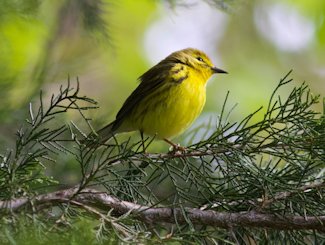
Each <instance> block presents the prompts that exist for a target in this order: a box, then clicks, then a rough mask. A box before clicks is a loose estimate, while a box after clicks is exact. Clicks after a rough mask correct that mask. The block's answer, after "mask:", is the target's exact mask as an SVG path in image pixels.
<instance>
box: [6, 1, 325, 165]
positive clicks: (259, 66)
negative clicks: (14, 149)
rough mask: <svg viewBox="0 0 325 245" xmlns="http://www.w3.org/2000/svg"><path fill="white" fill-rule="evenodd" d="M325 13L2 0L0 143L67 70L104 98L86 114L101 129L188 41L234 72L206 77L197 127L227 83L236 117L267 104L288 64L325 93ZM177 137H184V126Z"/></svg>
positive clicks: (236, 5) (278, 5)
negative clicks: (151, 71)
mask: <svg viewBox="0 0 325 245" xmlns="http://www.w3.org/2000/svg"><path fill="white" fill-rule="evenodd" d="M324 17H325V1H323V0H311V1H310V0H300V1H294V0H273V1H269V0H256V1H253V0H240V1H234V0H224V1H220V0H206V1H203V0H201V1H200V0H197V1H196V0H193V1H191V0H187V1H172V0H169V1H162V0H161V1H155V0H139V1H133V0H121V1H110V0H102V1H98V0H56V1H50V0H42V1H41V0H0V86H1V87H0V100H1V103H0V143H1V151H3V150H6V149H7V148H10V147H11V146H12V144H13V143H14V141H15V132H16V131H17V129H18V127H20V126H21V125H22V124H23V122H24V119H25V118H26V117H27V116H28V103H29V102H30V101H34V102H35V103H36V104H37V97H38V94H39V91H40V89H42V90H43V91H44V94H45V96H47V97H48V98H49V96H51V94H52V93H56V92H57V91H58V89H59V85H60V84H65V83H66V81H67V78H68V76H70V78H71V81H75V80H76V77H78V78H79V81H80V84H81V93H82V94H85V95H87V96H89V97H92V98H94V99H95V100H97V101H98V102H99V106H100V108H99V109H98V110H95V111H92V112H89V113H88V114H87V116H88V117H90V118H93V119H94V121H93V125H94V127H95V128H99V127H102V126H103V125H104V124H105V123H108V122H110V121H111V120H113V119H114V117H115V114H116V113H117V111H118V110H119V108H120V106H121V105H122V103H123V101H124V100H125V99H126V98H127V96H128V95H129V94H130V93H131V92H132V90H133V89H134V88H135V87H136V86H137V77H139V76H140V75H141V74H142V73H144V72H145V71H146V70H147V69H148V68H150V67H151V66H152V65H154V64H155V63H157V62H158V61H160V60H161V59H163V58H164V57H165V56H167V55H168V54H169V53H171V52H173V51H176V50H178V49H183V48H187V47H195V48H198V49H202V50H203V51H205V52H206V53H207V54H208V55H209V56H210V57H211V59H212V60H213V61H214V63H215V65H216V66H218V67H220V68H222V69H224V70H226V71H228V72H229V74H228V75H218V76H215V77H213V78H212V79H211V80H210V82H209V84H208V90H207V93H208V94H207V104H206V106H205V108H204V112H203V113H202V115H201V117H200V118H199V119H198V120H197V122H196V123H195V125H194V126H193V127H196V126H198V125H199V124H202V123H207V122H208V119H210V118H211V116H212V118H214V117H216V116H217V115H218V114H219V113H220V111H221V108H222V104H223V101H224V99H225V96H226V93H227V91H230V98H229V109H230V108H231V107H232V106H233V105H234V104H236V103H237V104H238V105H237V107H236V108H235V110H234V111H233V112H232V114H231V117H230V119H229V120H231V121H232V122H234V121H238V120H240V119H242V118H244V117H245V116H246V115H247V114H249V113H251V112H253V111H254V110H256V109H257V108H258V107H260V106H261V105H266V104H267V102H268V99H269V97H270V94H271V92H272V91H273V89H274V88H275V87H276V85H277V83H278V81H279V79H280V78H282V77H283V76H284V75H285V74H286V73H287V72H288V71H289V70H291V69H293V73H292V75H291V76H292V77H293V78H294V80H295V82H296V83H298V84H300V83H301V82H303V81H306V82H307V83H308V84H309V86H310V87H311V90H312V91H313V92H314V93H315V94H321V95H324V92H325V83H324V78H325V18H324ZM283 95H285V91H284V92H283ZM315 110H318V111H321V110H322V106H321V104H320V105H319V107H318V108H315ZM261 115H262V114H261ZM71 117H73V116H71ZM70 119H71V118H67V123H68V122H69V120H70ZM72 119H73V120H78V119H77V118H72ZM188 138H189V137H188ZM176 141H177V142H180V143H181V144H185V145H186V144H187V143H188V142H187V138H186V133H185V134H184V135H183V136H181V137H179V138H177V139H176ZM155 147H156V149H158V150H166V149H167V148H168V146H166V145H165V144H164V143H161V142H158V143H155ZM66 167H67V166H65V168H66Z"/></svg>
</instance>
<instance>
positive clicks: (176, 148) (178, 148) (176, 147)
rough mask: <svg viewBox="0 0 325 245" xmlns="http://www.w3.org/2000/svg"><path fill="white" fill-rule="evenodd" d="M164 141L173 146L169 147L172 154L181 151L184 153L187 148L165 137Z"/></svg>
mask: <svg viewBox="0 0 325 245" xmlns="http://www.w3.org/2000/svg"><path fill="white" fill-rule="evenodd" d="M164 141H165V142H167V143H168V144H170V145H171V147H170V148H169V153H170V154H177V153H179V152H180V153H184V152H186V150H187V149H186V147H183V146H180V144H175V143H173V142H171V141H170V140H168V139H164Z"/></svg>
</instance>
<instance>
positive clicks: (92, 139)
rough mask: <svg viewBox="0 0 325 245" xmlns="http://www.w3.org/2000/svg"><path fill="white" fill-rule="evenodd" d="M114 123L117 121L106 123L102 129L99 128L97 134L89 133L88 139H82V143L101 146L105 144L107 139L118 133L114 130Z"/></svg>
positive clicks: (89, 145) (88, 145)
mask: <svg viewBox="0 0 325 245" xmlns="http://www.w3.org/2000/svg"><path fill="white" fill-rule="evenodd" d="M114 123H115V121H114V122H112V123H110V124H108V125H106V126H105V127H103V128H102V129H100V130H98V131H97V132H96V134H95V133H91V134H89V135H88V136H87V138H86V139H84V140H82V141H81V143H82V144H85V145H86V146H87V147H93V146H100V145H102V144H104V143H105V142H106V141H108V140H109V139H110V138H112V137H113V136H114V135H115V133H116V132H115V131H114V130H113V125H114Z"/></svg>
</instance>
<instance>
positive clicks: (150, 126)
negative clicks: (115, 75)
mask: <svg viewBox="0 0 325 245" xmlns="http://www.w3.org/2000/svg"><path fill="white" fill-rule="evenodd" d="M214 73H227V72H225V71H223V70H221V69H219V68H216V67H214V66H213V64H212V62H211V60H210V59H209V58H208V56H207V55H206V54H205V53H203V52H202V51H200V50H197V49H194V48H187V49H183V50H180V51H177V52H174V53H172V54H170V55H169V56H167V57H166V58H165V59H164V60H162V61H160V62H159V63H158V64H157V65H155V66H154V67H152V68H151V69H150V70H148V71H147V72H146V73H144V74H143V75H142V76H141V77H140V78H139V81H140V84H139V85H138V87H137V88H136V89H135V90H134V91H133V92H132V94H131V95H130V96H129V97H128V98H127V99H126V101H125V102H124V104H123V106H122V108H121V109H120V111H119V112H118V113H117V115H116V119H115V121H113V122H111V123H110V124H108V125H107V126H105V127H104V128H102V129H100V130H99V131H98V132H97V134H98V140H99V142H100V143H103V142H105V141H107V140H108V139H109V138H111V137H113V135H115V134H116V133H122V132H129V131H135V130H139V131H140V133H141V135H142V134H143V133H144V134H147V135H152V136H155V137H157V138H158V139H164V140H165V141H166V142H168V143H169V144H172V145H173V146H175V145H174V144H173V143H172V142H171V141H170V140H169V139H170V138H172V137H173V136H176V135H178V134H180V133H182V132H183V131H184V130H185V129H186V128H187V127H188V126H190V125H191V123H192V122H193V121H194V120H195V119H196V118H197V116H198V115H199V114H200V113H201V111H202V108H203V106H204V104H205V98H206V84H207V80H208V79H209V78H210V77H211V75H213V74H214Z"/></svg>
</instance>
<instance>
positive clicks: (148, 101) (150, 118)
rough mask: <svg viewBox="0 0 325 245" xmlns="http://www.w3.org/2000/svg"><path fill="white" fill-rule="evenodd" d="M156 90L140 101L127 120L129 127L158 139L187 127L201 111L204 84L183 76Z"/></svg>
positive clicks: (172, 134)
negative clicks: (180, 81)
mask: <svg viewBox="0 0 325 245" xmlns="http://www.w3.org/2000/svg"><path fill="white" fill-rule="evenodd" d="M160 90H161V91H159V90H158V91H157V92H155V93H153V94H152V96H148V97H147V98H145V99H144V100H142V101H141V102H140V103H139V105H138V106H137V107H136V108H135V110H134V112H133V113H132V115H131V117H129V120H128V121H129V122H130V123H131V124H132V128H133V130H140V131H142V132H143V133H145V134H148V135H155V136H156V137H157V138H160V139H163V138H172V137H174V136H176V135H178V134H180V133H182V132H183V131H184V130H185V129H186V128H188V127H189V126H190V125H191V124H192V122H193V121H194V120H195V119H196V118H197V117H198V115H199V114H200V113H201V111H202V108H203V106H204V104H205V98H206V90H205V84H203V83H200V82H198V81H191V80H190V79H187V80H185V81H183V82H182V83H181V84H172V85H168V86H165V87H162V88H160ZM144 108H145V109H144ZM139 115H140V116H139Z"/></svg>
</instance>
